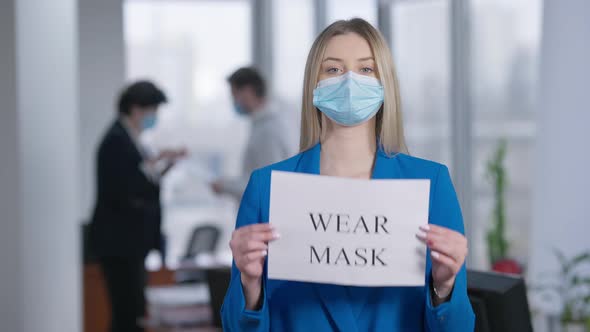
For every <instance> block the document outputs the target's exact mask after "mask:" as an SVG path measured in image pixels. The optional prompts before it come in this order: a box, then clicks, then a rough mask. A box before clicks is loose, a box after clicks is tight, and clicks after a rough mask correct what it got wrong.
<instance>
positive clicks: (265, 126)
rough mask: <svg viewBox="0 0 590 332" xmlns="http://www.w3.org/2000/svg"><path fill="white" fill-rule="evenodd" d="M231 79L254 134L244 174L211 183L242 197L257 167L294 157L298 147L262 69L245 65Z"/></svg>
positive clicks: (219, 190)
mask: <svg viewBox="0 0 590 332" xmlns="http://www.w3.org/2000/svg"><path fill="white" fill-rule="evenodd" d="M227 81H228V83H229V85H230V87H231V94H232V98H233V103H234V110H235V112H236V113H237V114H239V115H241V116H247V117H248V118H249V119H250V122H251V127H250V136H249V138H248V142H247V143H246V149H245V151H244V159H243V161H242V175H241V176H239V177H236V178H221V179H218V180H216V181H215V182H213V183H212V184H211V189H212V190H213V191H214V192H215V193H217V194H222V193H224V194H230V195H231V196H233V197H234V198H236V199H239V198H240V197H241V196H242V193H243V192H244V189H245V188H246V184H247V183H248V176H249V175H250V173H251V172H252V171H253V170H255V169H256V168H260V167H262V166H265V165H268V164H272V163H275V162H277V161H280V160H283V159H285V158H287V157H290V156H291V155H293V152H294V151H293V148H292V147H291V144H289V139H290V135H289V133H290V130H289V128H287V127H286V126H285V121H284V118H282V116H284V115H285V114H284V113H282V114H281V112H280V111H279V110H278V109H277V108H278V107H277V106H276V105H275V103H273V102H271V101H270V100H268V98H267V91H266V83H265V81H264V79H263V78H262V76H261V75H260V73H258V71H257V70H256V69H254V68H251V67H244V68H240V69H238V70H237V71H235V72H234V73H233V74H231V75H230V76H229V78H228V79H227Z"/></svg>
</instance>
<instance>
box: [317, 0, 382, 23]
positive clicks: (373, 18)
mask: <svg viewBox="0 0 590 332" xmlns="http://www.w3.org/2000/svg"><path fill="white" fill-rule="evenodd" d="M326 1H327V3H326V11H327V16H328V17H327V20H326V23H327V24H328V25H329V24H330V23H332V22H334V21H337V20H343V19H344V20H346V19H350V18H353V17H360V18H362V19H365V20H367V22H369V23H371V24H372V25H373V26H375V27H377V1H376V0H326Z"/></svg>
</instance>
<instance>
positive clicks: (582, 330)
mask: <svg viewBox="0 0 590 332" xmlns="http://www.w3.org/2000/svg"><path fill="white" fill-rule="evenodd" d="M562 326H563V328H562V332H588V331H587V330H586V324H584V323H563V325H562Z"/></svg>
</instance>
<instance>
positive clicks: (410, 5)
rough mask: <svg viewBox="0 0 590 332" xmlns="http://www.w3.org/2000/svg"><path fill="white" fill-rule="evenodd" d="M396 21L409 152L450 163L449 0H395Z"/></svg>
mask: <svg viewBox="0 0 590 332" xmlns="http://www.w3.org/2000/svg"><path fill="white" fill-rule="evenodd" d="M391 22H392V23H391V26H392V34H391V35H392V41H391V49H392V52H393V57H394V62H395V64H396V67H397V72H398V75H399V79H400V89H401V98H402V112H403V116H404V129H405V134H406V140H407V143H408V148H409V150H410V154H411V155H414V156H417V157H420V158H426V159H431V160H435V161H437V162H441V163H445V164H447V165H448V166H449V167H450V166H451V165H450V161H451V146H450V119H449V105H450V100H449V79H450V77H449V75H450V53H449V52H450V51H449V47H450V45H449V34H450V25H449V2H448V1H442V0H440V1H416V2H413V1H400V2H394V4H393V6H392V12H391Z"/></svg>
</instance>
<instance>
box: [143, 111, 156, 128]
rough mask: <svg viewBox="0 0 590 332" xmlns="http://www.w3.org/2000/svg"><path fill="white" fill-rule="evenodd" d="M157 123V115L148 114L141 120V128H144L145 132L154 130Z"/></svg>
mask: <svg viewBox="0 0 590 332" xmlns="http://www.w3.org/2000/svg"><path fill="white" fill-rule="evenodd" d="M156 122H157V117H156V113H148V114H147V115H145V116H144V117H143V119H141V128H143V130H147V129H152V128H154V127H155V126H156Z"/></svg>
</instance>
